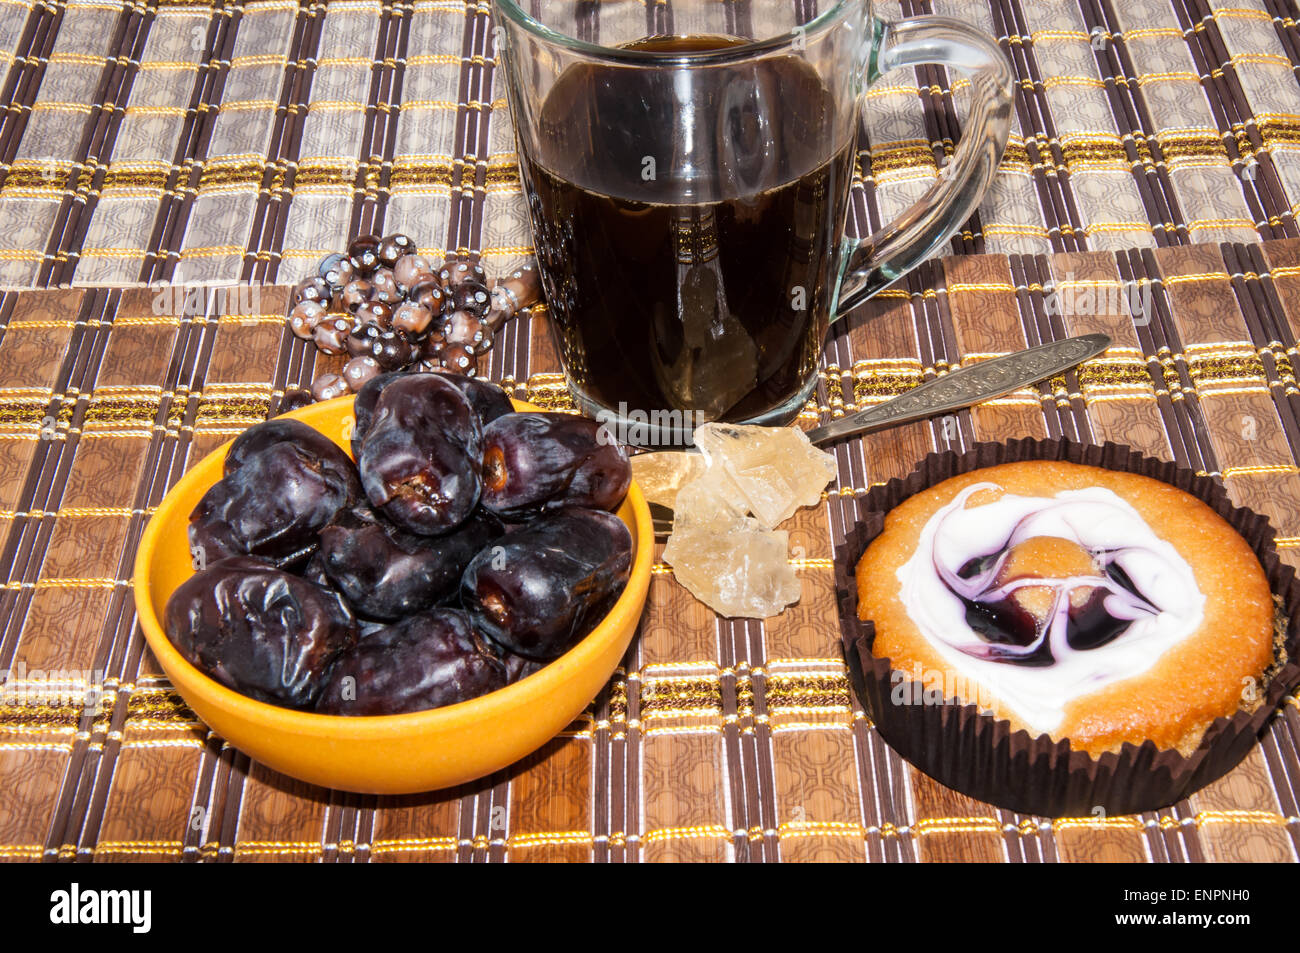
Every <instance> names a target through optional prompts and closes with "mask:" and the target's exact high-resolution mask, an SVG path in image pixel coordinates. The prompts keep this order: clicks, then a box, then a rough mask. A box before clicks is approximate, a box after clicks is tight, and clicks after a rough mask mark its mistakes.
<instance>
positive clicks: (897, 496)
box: [836, 439, 1300, 817]
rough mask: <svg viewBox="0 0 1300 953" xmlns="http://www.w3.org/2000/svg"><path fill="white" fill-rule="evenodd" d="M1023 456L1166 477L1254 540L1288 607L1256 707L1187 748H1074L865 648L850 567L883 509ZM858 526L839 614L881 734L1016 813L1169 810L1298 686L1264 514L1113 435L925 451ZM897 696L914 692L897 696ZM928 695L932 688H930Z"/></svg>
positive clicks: (1219, 770)
mask: <svg viewBox="0 0 1300 953" xmlns="http://www.w3.org/2000/svg"><path fill="white" fill-rule="evenodd" d="M1018 460H1065V461H1069V462H1072V463H1082V464H1087V465H1090V466H1096V467H1104V468H1106V469H1110V470H1124V471H1128V472H1132V473H1140V474H1142V475H1144V476H1148V477H1152V478H1154V479H1157V480H1163V481H1164V482H1165V483H1169V484H1171V485H1173V486H1175V487H1177V488H1178V489H1180V490H1183V491H1185V492H1187V493H1190V494H1191V495H1192V496H1195V497H1196V498H1197V499H1200V500H1203V501H1204V502H1205V503H1206V504H1208V505H1209V506H1210V508H1211V509H1213V510H1214V511H1215V512H1217V513H1218V514H1219V515H1220V516H1222V517H1223V518H1224V519H1225V520H1227V521H1228V523H1229V524H1230V525H1231V526H1232V527H1233V529H1235V530H1236V531H1237V532H1238V533H1240V534H1241V535H1242V537H1243V538H1244V539H1245V540H1246V542H1247V543H1249V544H1250V546H1251V548H1252V549H1254V550H1255V553H1256V554H1257V555H1258V556H1259V561H1260V563H1261V565H1262V566H1263V568H1264V572H1265V574H1266V575H1267V577H1268V581H1269V585H1270V587H1271V588H1272V590H1273V593H1274V595H1276V596H1278V597H1280V598H1281V601H1282V611H1283V612H1284V614H1285V616H1286V623H1285V626H1286V628H1285V637H1284V640H1283V655H1282V658H1281V659H1280V665H1278V666H1275V667H1274V670H1273V671H1272V673H1271V675H1270V676H1269V677H1268V681H1267V684H1266V685H1265V686H1264V688H1263V691H1262V702H1261V704H1259V706H1258V707H1257V708H1255V709H1254V710H1253V711H1250V712H1246V711H1242V712H1239V713H1237V714H1236V715H1233V716H1232V717H1231V718H1219V719H1218V720H1217V721H1215V722H1214V723H1213V724H1212V725H1211V726H1210V728H1209V729H1208V730H1207V731H1206V734H1205V737H1204V739H1203V740H1202V741H1201V744H1200V746H1199V747H1198V748H1197V749H1196V750H1195V751H1193V752H1192V753H1191V754H1190V755H1187V756H1184V755H1182V754H1180V753H1179V752H1177V751H1170V750H1165V749H1161V748H1158V747H1156V745H1155V743H1154V742H1150V741H1148V742H1146V743H1144V744H1142V745H1133V744H1125V745H1124V746H1123V748H1122V749H1121V750H1120V751H1118V752H1112V753H1107V754H1103V755H1101V756H1100V757H1096V758H1094V757H1092V756H1091V755H1089V754H1087V753H1086V752H1082V751H1071V750H1070V746H1069V744H1068V742H1066V741H1064V740H1062V741H1058V742H1053V741H1052V740H1051V739H1050V738H1048V737H1047V736H1046V735H1040V736H1038V737H1036V738H1034V737H1030V735H1029V733H1028V732H1026V731H1024V730H1019V731H1012V729H1011V725H1010V724H1009V723H1008V722H1006V721H1003V720H1000V719H997V718H994V717H993V716H992V715H989V714H986V713H984V712H982V711H980V709H979V708H977V707H976V706H975V705H968V704H963V703H961V702H960V701H957V700H955V699H951V698H945V699H944V700H943V703H941V704H939V703H933V702H932V703H930V704H925V703H923V700H924V699H925V697H926V696H925V694H924V687H923V686H922V685H921V684H920V683H918V682H916V681H914V680H912V679H910V678H909V677H908V675H907V674H906V673H905V672H903V671H901V670H896V669H894V668H893V667H892V665H891V663H890V660H889V659H880V658H876V657H875V656H874V655H872V654H871V645H872V641H873V640H874V638H875V629H874V626H873V625H872V624H871V623H870V622H861V621H859V620H858V614H857V601H858V600H857V585H856V582H855V580H854V570H855V569H856V567H857V564H858V560H859V559H860V558H861V557H862V554H863V552H865V551H866V548H867V545H868V544H870V542H871V541H872V540H873V539H875V538H876V536H878V535H879V534H880V532H881V530H882V529H883V528H884V518H885V514H886V513H888V512H889V511H890V510H892V509H893V508H894V507H895V506H897V505H898V504H899V503H901V502H902V501H903V500H904V499H906V498H907V497H909V496H912V495H913V494H915V493H918V492H920V491H921V490H924V489H926V488H928V487H931V486H933V485H935V484H936V483H940V482H942V481H943V480H946V479H948V478H949V477H952V476H956V475H958V474H961V473H967V472H969V471H971V470H975V469H978V468H980V467H987V466H992V465H994V464H998V463H1010V462H1014V461H1018ZM857 505H858V513H859V516H860V519H859V523H858V526H857V527H856V529H853V530H851V531H850V533H849V536H848V538H847V540H846V541H845V543H844V544H843V546H842V547H840V551H839V552H837V553H836V557H837V558H836V568H837V574H838V575H839V578H838V579H837V583H838V588H839V595H840V619H841V626H842V631H843V637H844V654H845V660H846V661H847V663H848V668H849V674H850V679H851V681H852V683H853V688H854V691H855V692H856V693H857V696H858V698H859V700H860V701H861V702H862V705H863V707H864V708H865V709H866V710H867V712H868V713H869V714H870V716H871V718H872V719H873V721H874V723H875V726H876V728H877V730H879V732H880V734H881V736H882V737H884V739H885V741H887V742H888V743H889V744H890V745H891V746H892V747H893V748H894V750H896V751H897V752H898V753H899V754H900V755H901V756H902V757H903V758H904V759H906V760H907V761H909V762H910V763H911V764H913V765H915V766H916V767H917V768H919V769H920V770H922V771H924V772H925V773H926V774H928V775H930V777H932V778H934V779H935V780H937V781H940V782H942V783H943V784H946V785H947V786H948V787H950V788H954V789H956V790H958V791H961V792H962V793H964V794H968V795H970V796H971V797H974V798H978V799H979V800H982V801H987V802H989V803H991V804H995V805H998V806H999V807H1003V808H1006V809H1008V810H1012V811H1017V812H1019V813H1022V814H1038V815H1042V816H1045V817H1061V816H1080V815H1081V816H1088V815H1090V814H1095V813H1096V812H1097V809H1098V808H1100V809H1101V810H1103V811H1105V813H1106V814H1107V815H1116V814H1137V813H1141V812H1143V811H1152V810H1155V809H1157V808H1160V807H1165V806H1167V805H1169V804H1173V803H1175V802H1177V801H1180V800H1182V799H1183V798H1185V797H1187V796H1188V795H1190V794H1191V793H1192V792H1194V791H1196V790H1197V789H1199V788H1201V787H1204V786H1205V785H1206V784H1209V783H1210V782H1211V781H1214V780H1216V779H1218V778H1220V777H1222V776H1223V775H1224V774H1226V773H1227V772H1228V771H1230V770H1232V768H1234V767H1235V766H1236V765H1237V764H1238V763H1239V762H1240V761H1241V760H1242V758H1244V757H1245V756H1246V755H1247V753H1248V752H1249V751H1250V749H1251V747H1252V746H1253V745H1254V744H1255V741H1256V740H1257V739H1258V738H1259V736H1260V734H1261V733H1262V732H1263V731H1264V729H1265V727H1266V726H1267V725H1268V723H1269V721H1270V720H1271V719H1272V717H1273V716H1274V714H1275V713H1276V712H1277V708H1278V705H1279V704H1280V703H1281V701H1282V699H1283V698H1284V697H1285V696H1286V695H1287V694H1288V693H1289V692H1291V691H1292V690H1293V689H1294V688H1295V687H1296V686H1297V685H1298V684H1300V665H1296V664H1295V663H1294V662H1292V661H1290V660H1291V659H1295V658H1296V657H1297V648H1298V646H1300V584H1298V583H1297V582H1296V578H1295V572H1294V570H1292V569H1291V567H1289V566H1287V565H1285V564H1283V563H1282V562H1281V561H1280V560H1279V559H1278V557H1277V552H1276V550H1275V549H1274V547H1273V530H1272V528H1271V527H1270V526H1269V523H1268V520H1267V519H1266V518H1265V517H1263V516H1261V515H1259V514H1258V513H1254V512H1252V511H1251V510H1248V509H1244V508H1241V507H1236V506H1233V505H1232V504H1231V503H1230V502H1229V501H1228V497H1227V494H1226V493H1225V492H1224V489H1223V487H1222V486H1220V485H1219V484H1217V483H1215V482H1214V481H1213V480H1211V479H1209V478H1208V477H1200V476H1197V475H1196V474H1195V473H1193V472H1192V471H1190V470H1188V469H1185V468H1183V467H1179V466H1177V465H1176V464H1173V463H1167V462H1165V461H1162V460H1157V459H1154V458H1151V457H1146V456H1143V455H1142V454H1139V453H1137V452H1136V451H1134V450H1132V449H1131V448H1128V447H1124V446H1120V445H1118V444H1114V443H1107V444H1104V445H1102V446H1097V445H1094V444H1079V443H1072V442H1070V441H1066V440H1036V439H1024V440H1013V441H1010V442H1009V443H1005V444H1003V443H981V444H976V445H975V446H974V447H972V448H971V449H970V450H969V451H966V452H964V453H957V452H954V451H945V452H941V453H932V454H930V455H929V456H928V457H926V458H925V460H923V461H922V462H921V464H920V465H919V466H918V467H917V468H916V469H915V470H914V471H912V473H911V474H910V475H908V476H907V477H906V478H904V479H901V480H898V479H895V480H891V481H890V482H889V483H887V484H885V485H884V486H879V487H875V488H873V489H872V490H871V492H870V493H868V494H867V496H866V497H865V498H863V499H862V500H860V501H858V504H857ZM895 691H897V692H898V693H899V695H898V696H896V697H901V698H903V699H911V700H915V702H914V703H909V702H903V703H898V702H895V701H894V699H893V697H891V693H893V692H895ZM931 698H932V699H933V695H931Z"/></svg>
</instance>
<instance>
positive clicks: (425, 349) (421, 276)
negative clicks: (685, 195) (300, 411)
mask: <svg viewBox="0 0 1300 953" xmlns="http://www.w3.org/2000/svg"><path fill="white" fill-rule="evenodd" d="M540 296H541V284H540V282H539V280H538V277H537V272H536V270H535V269H534V268H532V267H531V266H527V267H524V268H520V269H517V270H516V271H515V272H514V273H513V274H511V275H510V276H509V277H508V278H505V279H504V280H502V281H498V282H497V284H496V286H495V287H493V288H491V289H489V288H488V281H487V274H486V273H485V272H484V270H483V267H482V266H481V265H479V264H478V263H477V262H474V261H469V260H466V259H459V258H448V259H447V260H446V261H445V262H443V263H442V264H440V265H435V264H434V263H433V262H432V261H430V260H429V258H427V257H426V256H424V255H422V254H420V252H419V249H417V248H416V247H415V244H414V242H412V241H411V239H410V238H408V237H407V236H406V235H402V234H395V235H388V236H385V237H383V238H380V237H379V236H377V235H362V236H360V237H359V238H355V239H353V240H352V242H351V243H350V244H349V245H348V249H347V251H346V252H343V253H340V254H333V255H327V256H326V257H325V258H324V259H322V260H321V263H320V265H319V266H318V268H317V270H316V274H314V275H309V276H308V277H307V278H304V279H303V280H302V281H300V282H299V283H298V284H297V285H296V286H295V287H294V290H293V307H292V310H290V312H289V318H288V321H289V328H290V329H291V330H292V331H293V333H294V334H296V335H297V336H298V337H300V338H303V339H304V340H308V341H312V342H314V343H315V345H316V347H317V348H318V349H319V350H321V351H322V352H324V353H325V354H348V355H350V359H349V360H348V362H347V363H346V364H345V365H344V366H343V372H342V373H341V374H322V375H321V376H320V377H318V378H317V379H316V380H315V381H313V382H312V387H311V396H312V397H313V398H315V399H316V400H328V399H329V398H331V397H341V396H342V395H344V394H346V393H348V392H349V391H351V392H356V391H358V390H360V389H361V388H362V387H363V386H364V385H365V384H366V382H367V381H370V380H372V379H373V378H375V377H378V376H379V375H380V374H383V373H385V372H388V371H398V370H406V369H409V370H413V371H436V370H447V371H452V372H454V373H457V374H465V375H468V376H473V374H474V367H475V362H476V359H477V357H478V355H480V354H483V353H484V352H486V351H487V350H488V349H489V348H491V347H492V338H493V336H494V335H495V334H496V332H497V331H498V330H500V328H501V326H502V325H503V324H504V323H505V322H506V321H507V320H509V319H510V318H511V317H513V316H514V315H515V313H516V312H518V311H519V310H521V309H522V308H527V307H529V306H531V305H533V304H536V303H537V301H538V300H539V299H540Z"/></svg>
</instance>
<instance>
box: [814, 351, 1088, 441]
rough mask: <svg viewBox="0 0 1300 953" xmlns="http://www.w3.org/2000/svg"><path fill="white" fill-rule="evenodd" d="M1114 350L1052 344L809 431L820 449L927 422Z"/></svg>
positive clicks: (963, 370)
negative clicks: (841, 440) (843, 441)
mask: <svg viewBox="0 0 1300 953" xmlns="http://www.w3.org/2000/svg"><path fill="white" fill-rule="evenodd" d="M1108 347H1110V338H1109V337H1107V336H1106V335H1105V334H1082V335H1079V336H1078V337H1072V338H1066V339H1065V340H1063V341H1052V342H1051V343H1049V344H1041V345H1039V346H1038V347H1031V348H1029V349H1027V350H1024V351H1017V352H1015V353H1013V354H1006V355H1003V356H1002V357H996V358H993V359H992V360H990V361H980V362H979V363H978V364H971V365H970V366H968V367H963V368H959V369H958V370H955V371H953V372H952V373H950V374H945V375H944V376H943V377H936V378H935V379H934V380H932V381H926V382H925V383H924V384H922V385H920V386H919V387H914V388H912V389H911V390H909V391H908V392H907V393H906V394H901V395H899V396H898V397H895V398H893V399H892V400H887V401H885V402H884V403H883V404H877V405H876V406H875V407H869V408H867V409H866V410H859V411H857V412H856V413H852V414H847V415H845V416H843V417H841V418H839V419H838V420H832V421H831V422H830V423H828V424H826V425H825V426H822V427H815V428H814V429H812V430H809V431H808V439H809V440H810V441H812V442H813V443H814V444H817V445H819V446H820V445H822V444H826V443H830V442H831V441H834V440H840V439H843V438H844V437H855V436H857V435H858V434H864V433H871V432H872V431H875V430H881V429H883V428H885V427H893V426H896V425H897V424H905V423H911V422H912V421H914V420H924V419H926V418H927V417H933V416H935V415H937V414H943V413H947V412H948V411H953V410H964V409H965V408H967V407H970V406H971V405H972V404H978V403H981V402H983V401H986V400H992V399H993V398H994V397H1001V396H1002V395H1003V394H1009V393H1011V392H1012V391H1013V390H1019V389H1020V388H1021V387H1026V386H1028V385H1030V384H1033V383H1035V382H1036V381H1041V380H1042V379H1043V378H1045V377H1052V376H1054V375H1056V374H1060V373H1062V372H1063V371H1067V370H1069V369H1070V368H1071V367H1074V366H1075V365H1076V364H1079V363H1080V362H1082V361H1086V360H1087V359H1088V358H1090V357H1095V356H1096V355H1098V354H1100V353H1101V352H1102V351H1104V350H1106V348H1108Z"/></svg>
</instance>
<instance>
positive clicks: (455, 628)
mask: <svg viewBox="0 0 1300 953" xmlns="http://www.w3.org/2000/svg"><path fill="white" fill-rule="evenodd" d="M354 415H355V420H356V423H355V428H354V430H353V433H352V436H351V440H352V456H349V455H348V454H347V453H345V452H344V451H343V450H341V449H340V448H339V447H338V446H337V445H336V444H335V443H334V442H333V441H331V440H330V439H329V438H327V437H326V436H325V435H324V434H322V433H320V432H318V431H316V430H313V429H312V428H311V427H308V426H307V425H306V424H304V423H302V422H300V421H297V420H292V419H287V418H276V419H272V420H269V421H267V422H266V423H263V424H258V425H257V426H255V427H252V428H251V429H249V430H246V431H245V432H244V433H243V434H241V435H240V436H239V437H238V438H237V439H236V440H235V441H234V442H233V443H232V444H231V446H230V450H229V452H228V453H227V455H226V460H225V473H224V476H223V478H222V479H221V480H220V481H219V482H217V483H216V484H215V485H214V486H212V488H211V489H209V490H208V492H207V493H206V494H205V495H204V496H203V498H202V499H201V500H200V501H199V503H198V505H197V506H196V507H195V508H194V512H193V513H191V514H190V525H189V538H190V546H191V553H192V554H193V556H194V562H195V568H196V569H197V570H198V571H197V572H196V573H195V574H194V575H193V576H191V577H190V578H189V579H188V580H186V581H185V582H184V583H183V584H182V585H181V586H180V587H179V588H178V589H177V590H176V592H175V593H173V595H172V597H171V599H170V600H169V601H168V603H167V608H166V612H165V616H166V618H165V626H166V629H167V635H168V637H169V638H170V639H171V641H172V643H173V644H174V645H175V646H176V647H177V649H179V650H180V652H181V654H182V655H184V656H185V658H186V659H188V660H189V661H190V662H192V663H193V664H194V665H195V666H197V667H198V668H200V669H201V670H203V671H204V672H206V673H207V674H208V675H210V676H211V677H212V678H214V679H216V680H217V681H218V682H221V683H222V684H223V685H227V686H229V687H230V688H233V689H234V690H236V691H238V692H242V693H243V694H245V695H248V696H251V697H253V698H256V699H259V700H261V701H265V702H271V703H273V704H277V705H284V706H287V707H290V708H298V709H305V710H312V711H318V712H325V713H329V714H337V715H387V714H397V713H401V712H410V711H420V710H423V709H427V708H436V707H439V706H441V705H447V704H451V703H453V702H458V701H464V700H465V699H468V698H473V697H475V696H478V695H481V694H484V693H485V692H490V691H494V690H495V689H498V688H501V687H503V686H505V685H507V684H509V683H510V682H513V681H516V680H518V679H520V678H523V677H524V676H526V675H528V674H530V673H532V672H534V671H536V670H537V669H539V668H541V667H542V666H543V665H545V664H546V663H547V662H549V661H551V660H552V659H555V658H558V657H559V656H560V655H562V654H563V653H564V652H566V651H567V650H568V649H569V648H570V647H572V646H573V645H574V644H575V643H577V642H578V641H579V640H580V639H582V638H583V637H584V636H585V635H587V634H588V633H589V632H590V631H591V629H592V628H593V627H594V626H595V624H596V623H597V622H598V621H599V620H600V619H601V618H602V617H603V616H604V615H605V614H606V613H607V612H608V611H609V609H610V607H611V606H612V605H613V603H614V601H615V600H616V599H617V598H618V596H619V595H620V594H621V593H622V591H623V588H624V586H625V585H626V583H627V579H628V574H629V572H630V570H631V562H632V537H631V534H630V533H629V532H628V529H627V527H626V526H625V525H624V524H623V522H622V520H620V519H619V518H618V517H617V516H615V515H614V514H613V513H612V512H611V511H612V510H614V509H616V508H617V507H618V506H619V504H620V503H621V502H622V501H623V497H624V496H625V495H626V493H627V489H628V486H629V485H630V484H631V479H632V469H631V466H630V464H629V462H628V457H627V454H626V453H625V452H624V451H623V449H622V448H621V447H620V446H618V444H616V443H614V442H613V441H611V440H608V439H606V435H605V433H604V432H603V431H601V430H600V428H599V427H598V425H597V424H596V423H595V422H594V421H591V420H588V419H586V418H583V417H575V416H571V415H568V414H551V413H516V412H514V409H513V407H512V405H511V403H510V400H509V399H508V398H507V397H506V394H505V392H504V391H502V390H501V389H500V388H499V387H497V386H496V385H494V384H489V383H486V382H484V381H480V380H476V379H473V378H467V377H463V376H460V375H456V374H446V373H440V372H435V373H405V374H403V373H387V374H381V375H378V376H375V377H372V378H371V379H370V380H369V381H368V382H367V383H366V384H365V385H364V386H363V387H361V388H360V390H359V392H358V393H357V396H356V401H355V408H354ZM353 458H355V460H356V462H355V463H354V462H353Z"/></svg>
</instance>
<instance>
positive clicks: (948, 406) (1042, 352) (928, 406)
mask: <svg viewBox="0 0 1300 953" xmlns="http://www.w3.org/2000/svg"><path fill="white" fill-rule="evenodd" d="M1108 347H1110V338H1109V337H1108V336H1107V335H1105V334H1081V335H1079V336H1078V337H1072V338H1066V339H1065V340H1063V341H1052V342H1050V343H1048V344H1040V345H1038V346H1037V347H1031V348H1027V349H1026V350H1023V351H1016V352H1014V353H1012V354H1004V355H1003V356H1002V357H995V358H993V359H991V360H987V361H980V362H979V363H977V364H971V365H969V366H966V367H962V368H959V369H958V370H955V371H952V372H951V373H949V374H945V375H944V376H943V377H937V378H935V379H934V380H932V381H927V382H926V383H924V384H921V385H920V386H919V387H914V388H912V389H911V390H909V391H908V392H907V393H906V394H901V395H899V396H898V397H895V398H893V399H892V400H887V401H885V402H884V403H883V404H877V405H876V406H875V407H869V408H867V409H866V410H859V411H857V412H856V413H852V414H846V415H845V416H843V417H840V418H839V419H838V420H832V421H831V422H830V423H828V424H826V425H825V426H822V427H815V428H813V429H812V430H809V431H808V439H809V440H810V441H811V442H812V443H814V444H816V445H818V446H824V445H826V444H828V443H832V442H834V441H836V440H841V439H843V438H845V437H856V436H858V435H859V434H864V433H873V432H875V431H877V430H884V429H885V428H887V427H893V426H896V425H897V424H905V423H911V422H912V421H915V420H924V419H925V418H927V417H934V416H936V415H938V414H944V413H948V412H951V411H955V410H964V409H965V408H967V407H970V406H972V405H974V404H979V403H982V402H983V401H986V400H992V399H993V398H995V397H1001V396H1002V395H1004V394H1009V393H1011V392H1012V391H1014V390H1019V389H1020V388H1022V387H1027V386H1029V385H1030V384H1033V383H1036V382H1038V381H1041V380H1043V379H1044V378H1048V377H1054V376H1055V375H1057V374H1060V373H1063V372H1064V371H1067V370H1069V369H1070V368H1072V367H1074V366H1075V365H1076V364H1080V363H1082V362H1083V361H1086V360H1088V358H1090V357H1096V356H1097V355H1098V354H1100V353H1101V352H1102V351H1104V350H1106V348H1108ZM668 454H675V455H677V456H678V457H683V456H685V455H683V454H682V451H680V450H666V451H659V452H657V453H642V454H637V455H636V456H634V457H633V458H632V472H633V476H634V477H636V474H637V471H638V470H642V469H644V468H646V467H647V466H656V464H657V465H659V466H662V465H663V463H665V462H667V459H666V455H668ZM648 458H654V460H651V459H648ZM682 462H683V464H686V463H687V461H686V459H683V461H682ZM669 466H670V467H671V464H669ZM682 473H683V478H685V477H686V474H687V473H688V467H687V466H683V467H682ZM650 512H651V515H652V516H653V517H654V523H655V533H656V535H662V534H664V533H667V532H669V531H670V530H671V528H672V518H673V513H672V510H671V509H669V508H668V507H667V506H665V505H663V504H661V503H656V502H654V501H651V503H650Z"/></svg>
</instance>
